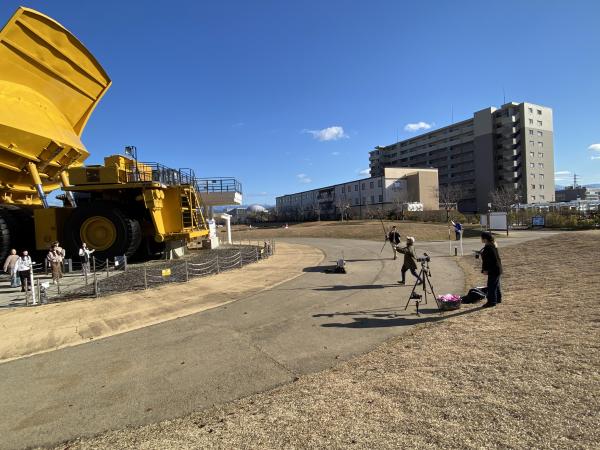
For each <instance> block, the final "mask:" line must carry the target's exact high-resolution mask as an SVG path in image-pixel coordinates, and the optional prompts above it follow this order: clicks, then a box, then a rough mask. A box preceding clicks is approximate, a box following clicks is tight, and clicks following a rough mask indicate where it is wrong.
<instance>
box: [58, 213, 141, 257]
mask: <svg viewBox="0 0 600 450" xmlns="http://www.w3.org/2000/svg"><path fill="white" fill-rule="evenodd" d="M92 216H103V217H106V218H107V219H109V220H110V221H111V222H112V223H113V224H114V225H115V228H116V229H117V239H116V240H115V243H114V244H113V245H112V246H111V247H109V248H108V249H106V250H103V251H100V250H98V251H96V252H95V253H94V256H96V257H97V258H100V259H102V258H112V257H114V256H123V255H126V256H127V257H131V256H133V255H134V254H135V252H136V251H137V250H138V247H139V246H140V243H141V242H142V228H141V226H140V222H139V221H138V220H137V219H134V218H131V217H129V216H127V215H126V214H125V213H124V212H123V210H122V209H121V208H120V205H118V204H116V203H111V202H94V203H86V204H83V205H81V206H78V207H77V208H75V210H74V211H73V213H72V214H71V216H70V217H69V219H68V220H67V222H66V223H65V229H64V236H65V243H66V248H67V254H68V255H71V256H72V257H75V256H74V255H77V254H78V251H79V248H80V247H81V236H80V230H81V226H82V224H83V222H84V221H85V220H86V219H88V218H89V217H92Z"/></svg>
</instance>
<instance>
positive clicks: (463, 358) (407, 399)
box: [59, 232, 600, 449]
mask: <svg viewBox="0 0 600 450" xmlns="http://www.w3.org/2000/svg"><path fill="white" fill-rule="evenodd" d="M599 250H600V233H599V232H579V233H569V234H563V235H558V236H553V237H550V238H547V239H544V240H539V241H533V242H531V243H529V244H527V245H523V246H520V247H509V248H506V249H503V250H502V252H501V253H502V257H503V261H504V263H505V266H506V275H505V279H504V288H505V300H504V302H503V304H502V305H500V306H498V307H497V308H495V309H491V310H480V309H479V308H478V307H469V308H467V307H463V310H462V311H461V313H463V314H459V315H457V316H454V317H453V318H452V319H450V320H443V321H439V322H435V323H429V324H421V325H418V326H417V327H415V328H414V329H413V330H412V331H410V332H408V333H407V334H405V335H403V336H402V337H399V338H396V339H393V340H391V341H389V342H387V343H385V344H383V345H382V346H381V347H379V348H378V349H377V350H375V351H373V352H371V353H368V354H366V355H363V356H360V357H357V358H355V359H352V360H350V361H348V362H345V363H342V364H340V365H339V366H337V367H336V368H334V369H332V370H328V371H325V372H321V373H318V374H314V375H311V376H306V377H301V378H300V379H298V380H297V381H296V382H295V383H292V384H290V385H286V386H282V387H280V388H278V389H276V390H273V391H270V392H266V393H263V394H259V395H255V396H252V397H249V398H246V399H242V400H239V401H236V402H233V403H230V404H227V405H224V406H220V407H214V408H212V409H209V410H206V411H202V412H198V413H195V414H192V415H190V416H187V417H183V418H181V419H176V420H171V421H165V422H161V423H157V424H153V425H148V426H144V427H140V428H130V429H125V430H120V431H113V432H108V433H106V434H104V435H101V436H98V437H95V438H91V439H82V440H78V441H76V442H72V443H69V444H68V445H63V446H61V447H59V448H69V449H115V448H121V449H166V448H178V449H196V448H223V449H232V448H240V449H241V448H325V447H329V448H347V447H356V448H431V449H433V448H441V447H442V448H457V449H458V448H461V449H462V448H515V449H516V448H556V449H559V448H598V442H600V310H599V308H598V306H599V300H598V298H599V294H600V288H599V285H598V281H597V277H598V273H599V272H600V258H598V255H599V254H600V251H599ZM465 261H467V262H466V263H465V264H463V267H464V268H466V270H468V271H470V273H469V274H468V275H469V276H470V279H471V280H472V281H476V280H478V281H479V280H480V278H479V277H478V276H477V274H476V273H475V272H474V271H473V264H472V263H471V262H469V261H468V260H465Z"/></svg>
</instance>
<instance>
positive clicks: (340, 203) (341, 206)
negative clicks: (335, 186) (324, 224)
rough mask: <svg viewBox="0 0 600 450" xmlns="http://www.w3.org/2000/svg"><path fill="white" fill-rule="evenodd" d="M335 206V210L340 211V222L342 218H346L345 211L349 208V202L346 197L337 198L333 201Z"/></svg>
mask: <svg viewBox="0 0 600 450" xmlns="http://www.w3.org/2000/svg"><path fill="white" fill-rule="evenodd" d="M335 206H336V208H337V210H338V211H339V213H340V218H341V219H342V222H343V221H344V218H346V219H347V216H348V215H347V212H348V210H349V209H350V206H351V205H350V202H349V201H348V200H346V199H342V198H338V199H337V200H336V201H335Z"/></svg>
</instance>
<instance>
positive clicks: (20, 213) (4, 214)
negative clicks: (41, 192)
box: [0, 206, 35, 264]
mask: <svg viewBox="0 0 600 450" xmlns="http://www.w3.org/2000/svg"><path fill="white" fill-rule="evenodd" d="M13 248H14V249H15V250H17V252H18V253H19V254H20V253H21V252H22V251H23V250H29V252H30V254H33V252H34V251H35V233H34V228H33V219H32V215H31V211H29V210H23V209H21V208H19V207H16V206H5V207H1V208H0V264H4V260H5V259H6V257H7V256H8V255H9V254H10V251H11V250H12V249H13Z"/></svg>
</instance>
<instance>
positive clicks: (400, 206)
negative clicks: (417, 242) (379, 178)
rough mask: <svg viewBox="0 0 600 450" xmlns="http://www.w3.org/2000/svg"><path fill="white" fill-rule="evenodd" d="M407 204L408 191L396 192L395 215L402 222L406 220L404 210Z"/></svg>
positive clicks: (399, 190)
mask: <svg viewBox="0 0 600 450" xmlns="http://www.w3.org/2000/svg"><path fill="white" fill-rule="evenodd" d="M407 202H408V191H407V190H406V189H398V190H394V200H393V203H394V214H395V215H396V217H397V218H399V219H401V220H404V210H405V208H406V203H407Z"/></svg>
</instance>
